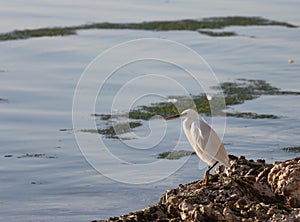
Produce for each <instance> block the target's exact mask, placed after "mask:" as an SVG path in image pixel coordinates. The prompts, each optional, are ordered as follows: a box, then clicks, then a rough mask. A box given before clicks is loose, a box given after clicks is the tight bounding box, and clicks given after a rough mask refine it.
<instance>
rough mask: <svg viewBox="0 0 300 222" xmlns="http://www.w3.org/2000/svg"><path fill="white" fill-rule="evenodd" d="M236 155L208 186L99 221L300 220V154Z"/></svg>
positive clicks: (187, 188)
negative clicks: (276, 158)
mask: <svg viewBox="0 0 300 222" xmlns="http://www.w3.org/2000/svg"><path fill="white" fill-rule="evenodd" d="M230 159H231V161H230V162H231V166H230V167H229V168H227V169H225V167H224V166H219V167H218V168H216V170H215V172H214V174H213V175H211V176H210V184H209V185H208V186H200V187H199V183H200V182H201V181H194V182H191V183H188V184H180V185H179V186H178V187H177V188H176V189H169V190H167V191H165V193H164V194H163V195H162V196H161V198H160V200H159V201H158V202H157V203H156V204H154V205H152V206H149V207H147V208H145V209H142V210H140V211H136V212H130V213H128V214H127V215H122V216H119V217H110V218H108V219H107V220H93V222H116V221H173V222H178V221H271V222H275V221H276V222H277V221H278V222H279V221H300V156H298V157H295V158H294V159H290V160H286V161H284V162H275V163H274V164H268V163H266V162H265V160H262V159H258V160H256V161H253V160H247V159H246V158H245V157H244V156H240V157H235V156H233V155H231V156H230Z"/></svg>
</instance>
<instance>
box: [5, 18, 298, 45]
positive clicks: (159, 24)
mask: <svg viewBox="0 0 300 222" xmlns="http://www.w3.org/2000/svg"><path fill="white" fill-rule="evenodd" d="M253 25H256V26H283V27H288V28H296V27H298V26H296V25H293V24H290V23H286V22H279V21H274V20H269V19H265V18H261V17H244V16H228V17H212V18H204V19H202V20H194V19H185V20H175V21H150V22H140V23H109V22H104V23H91V24H84V25H78V26H67V27H52V28H51V27H47V28H38V29H25V30H15V31H12V32H8V33H3V34H0V41H8V40H18V39H28V38H38V37H45V36H48V37H52V36H68V35H75V34H77V31H80V30H88V29H131V30H132V29H134V30H151V31H171V30H189V31H198V32H199V33H202V34H205V35H210V36H218V37H220V36H234V35H237V34H236V33H234V32H213V31H207V30H202V29H221V28H224V27H228V26H253Z"/></svg>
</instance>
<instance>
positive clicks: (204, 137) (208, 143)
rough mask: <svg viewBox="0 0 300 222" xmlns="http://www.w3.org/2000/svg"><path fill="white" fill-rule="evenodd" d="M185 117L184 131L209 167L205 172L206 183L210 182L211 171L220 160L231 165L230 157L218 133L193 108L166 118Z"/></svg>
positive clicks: (225, 164)
mask: <svg viewBox="0 0 300 222" xmlns="http://www.w3.org/2000/svg"><path fill="white" fill-rule="evenodd" d="M179 117H180V118H184V121H183V130H184V133H185V135H186V137H187V139H188V141H189V143H190V144H191V146H192V147H193V149H194V150H195V152H196V154H197V155H198V157H199V158H201V159H202V160H203V161H204V162H206V163H207V164H208V166H209V169H208V170H207V171H206V173H205V178H204V182H203V183H204V184H207V183H208V177H209V171H210V170H211V169H212V168H213V167H214V166H215V165H216V164H217V163H218V162H219V163H221V164H223V165H224V166H226V167H229V157H228V155H227V152H226V149H225V147H224V144H223V143H222V141H221V139H220V137H219V136H218V134H217V133H216V132H215V131H214V130H213V129H212V128H211V127H210V126H209V125H208V124H207V123H206V122H205V121H204V120H203V119H202V118H201V117H199V114H198V113H197V112H196V111H195V110H193V109H187V110H184V111H183V112H182V113H181V114H180V115H176V116H172V117H168V118H166V120H171V119H175V118H179Z"/></svg>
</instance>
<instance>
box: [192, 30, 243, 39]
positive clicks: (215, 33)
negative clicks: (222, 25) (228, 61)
mask: <svg viewBox="0 0 300 222" xmlns="http://www.w3.org/2000/svg"><path fill="white" fill-rule="evenodd" d="M198 32H199V33H201V34H204V35H208V36H212V37H224V36H237V35H238V34H236V33H235V32H213V31H207V30H199V31H198Z"/></svg>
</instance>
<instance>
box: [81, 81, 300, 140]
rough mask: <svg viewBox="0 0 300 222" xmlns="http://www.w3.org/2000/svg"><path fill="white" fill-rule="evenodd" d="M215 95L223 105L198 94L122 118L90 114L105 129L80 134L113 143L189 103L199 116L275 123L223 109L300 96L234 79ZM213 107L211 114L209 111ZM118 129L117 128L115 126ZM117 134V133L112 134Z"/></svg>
mask: <svg viewBox="0 0 300 222" xmlns="http://www.w3.org/2000/svg"><path fill="white" fill-rule="evenodd" d="M212 88H213V89H215V90H217V91H222V92H223V94H224V100H225V102H226V106H224V101H222V98H218V97H215V98H214V97H213V98H212V99H211V100H208V99H207V96H206V95H205V94H199V95H194V96H172V97H169V99H174V100H175V101H176V102H174V103H172V102H159V103H152V104H150V105H147V106H146V105H143V106H139V107H137V108H135V109H132V110H131V111H130V112H129V113H122V114H97V113H95V114H92V116H94V117H95V118H100V119H101V120H102V121H104V122H105V123H106V124H105V125H106V126H107V127H106V128H103V129H97V130H82V131H83V132H89V133H99V134H102V135H104V136H105V137H106V138H113V139H117V138H118V135H121V134H124V133H127V132H130V131H131V130H132V129H133V128H136V127H139V126H141V125H142V122H141V120H149V119H151V118H153V117H154V116H162V117H168V116H172V115H177V114H179V110H180V109H181V110H183V109H186V108H190V105H191V99H192V102H193V104H192V105H193V106H194V108H195V109H196V110H197V111H198V112H199V113H201V114H204V115H207V116H210V115H212V112H213V115H220V116H223V115H227V116H230V117H236V118H247V119H278V118H281V117H279V116H276V115H273V114H257V113H252V112H235V113H230V112H227V113H225V112H224V110H225V108H228V107H229V106H233V105H238V104H242V103H244V102H245V101H248V100H253V99H256V98H258V97H260V96H262V95H300V92H295V91H282V90H280V89H279V88H277V87H274V86H272V85H270V84H269V83H267V82H266V81H264V80H249V79H237V80H236V81H234V82H224V83H221V84H220V86H218V87H212ZM211 107H213V110H212V108H211ZM122 118H125V119H128V120H130V121H129V126H130V127H128V124H127V123H126V124H123V123H120V125H119V124H113V122H118V121H119V119H122ZM118 125H119V126H118ZM116 131H117V133H116Z"/></svg>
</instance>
